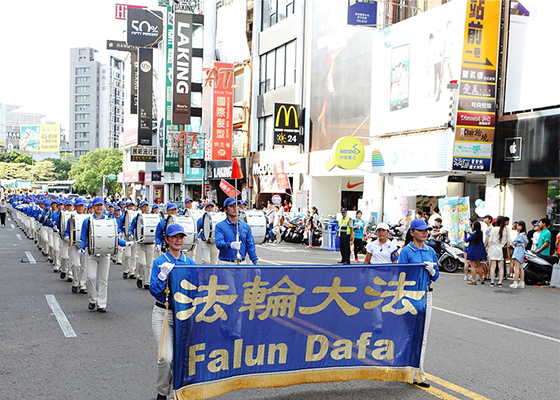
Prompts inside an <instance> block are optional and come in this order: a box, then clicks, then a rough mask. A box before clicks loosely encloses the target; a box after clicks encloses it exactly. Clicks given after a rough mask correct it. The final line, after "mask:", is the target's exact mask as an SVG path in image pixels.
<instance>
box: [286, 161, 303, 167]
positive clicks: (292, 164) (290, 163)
mask: <svg viewBox="0 0 560 400" xmlns="http://www.w3.org/2000/svg"><path fill="white" fill-rule="evenodd" d="M300 162H301V161H296V162H289V163H288V164H289V165H290V167H293V166H294V165H297V164H299V163H300Z"/></svg>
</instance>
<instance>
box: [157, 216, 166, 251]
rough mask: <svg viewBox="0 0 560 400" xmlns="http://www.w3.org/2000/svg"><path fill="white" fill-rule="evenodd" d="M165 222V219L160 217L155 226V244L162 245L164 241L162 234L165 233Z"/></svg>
mask: <svg viewBox="0 0 560 400" xmlns="http://www.w3.org/2000/svg"><path fill="white" fill-rule="evenodd" d="M166 223H167V221H166V220H165V218H164V219H162V220H161V221H159V222H158V224H157V226H156V238H155V240H156V245H157V246H163V245H164V243H165V240H164V239H163V236H164V234H165V224H166Z"/></svg>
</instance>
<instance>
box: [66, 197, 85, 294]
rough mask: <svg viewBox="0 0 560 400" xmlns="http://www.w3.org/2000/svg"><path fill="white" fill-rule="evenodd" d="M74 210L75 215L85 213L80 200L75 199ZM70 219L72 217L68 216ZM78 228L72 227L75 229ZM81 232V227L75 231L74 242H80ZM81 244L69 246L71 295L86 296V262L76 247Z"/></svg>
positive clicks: (67, 237)
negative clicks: (77, 233) (79, 294)
mask: <svg viewBox="0 0 560 400" xmlns="http://www.w3.org/2000/svg"><path fill="white" fill-rule="evenodd" d="M74 208H75V209H76V211H75V212H76V214H77V215H84V214H85V213H86V206H85V203H84V201H83V200H82V199H80V198H78V199H76V201H75V203H74ZM70 218H72V216H70ZM70 225H71V224H70V219H68V222H67V223H66V230H65V231H64V240H65V241H67V242H68V243H69V242H70V235H72V234H73V233H72V232H70ZM76 228H78V227H73V229H76ZM81 230H82V227H81V226H80V227H79V228H78V229H76V231H78V232H79V236H78V235H76V240H81V236H82V235H81ZM80 245H81V243H74V244H73V245H70V246H69V255H70V268H71V270H72V293H78V290H79V291H80V293H82V294H87V289H86V281H87V260H86V255H85V253H84V254H80V253H79V252H78V247H80Z"/></svg>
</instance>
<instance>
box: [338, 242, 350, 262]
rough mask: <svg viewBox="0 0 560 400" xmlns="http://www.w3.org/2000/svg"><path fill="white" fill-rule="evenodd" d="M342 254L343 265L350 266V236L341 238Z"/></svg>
mask: <svg viewBox="0 0 560 400" xmlns="http://www.w3.org/2000/svg"><path fill="white" fill-rule="evenodd" d="M340 254H341V255H342V260H341V261H342V263H343V264H344V263H348V264H350V235H345V236H340Z"/></svg>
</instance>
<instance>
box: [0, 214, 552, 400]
mask: <svg viewBox="0 0 560 400" xmlns="http://www.w3.org/2000/svg"><path fill="white" fill-rule="evenodd" d="M12 225H13V221H12V220H11V219H8V221H7V225H6V227H0V277H1V278H0V299H1V301H2V305H3V307H2V308H1V309H0V360H1V361H0V398H2V399H48V400H51V399H52V400H62V399H84V400H85V399H88V400H89V399H91V400H97V399H125V400H128V399H141V400H144V399H145V400H148V399H154V398H155V378H156V353H157V350H156V346H155V341H154V338H153V335H152V331H151V325H150V324H151V310H152V307H153V298H152V297H151V295H150V294H149V292H148V291H146V290H139V289H137V288H136V285H135V282H134V281H133V280H123V279H122V277H121V273H122V270H121V267H120V266H116V265H113V266H112V267H111V272H110V278H109V300H108V307H107V311H108V312H107V313H106V314H100V313H97V312H93V313H90V312H88V310H87V304H88V301H87V295H81V294H72V293H71V290H70V286H71V285H70V283H67V282H65V281H62V280H61V279H60V278H59V277H58V274H54V273H53V272H52V267H51V265H50V264H49V263H48V262H46V260H45V259H44V258H43V256H42V255H41V253H40V252H39V251H38V250H37V248H36V246H35V245H34V243H33V241H31V240H29V239H27V238H26V237H25V235H24V234H23V232H21V231H20V230H19V229H18V228H17V227H15V226H14V227H12ZM18 235H19V236H18ZM26 252H28V255H29V256H31V257H32V258H31V257H28V256H27V255H26ZM257 252H258V254H259V258H260V260H261V262H262V263H263V264H304V265H305V264H335V263H336V261H337V260H339V259H340V258H339V257H340V255H339V254H337V253H333V252H328V251H325V250H321V249H305V248H304V247H303V246H300V245H288V244H280V245H270V244H267V245H259V246H258V248H257ZM30 259H34V260H35V263H30V262H29V260H30ZM361 259H363V257H361ZM22 260H23V262H22ZM48 295H53V296H54V299H55V300H56V302H57V303H58V304H59V305H60V308H61V311H62V312H63V313H64V315H65V316H66V318H67V319H68V322H69V326H70V328H71V329H72V330H73V331H74V333H75V337H66V336H65V333H64V332H63V330H62V329H61V326H60V325H59V323H58V322H57V319H56V318H55V315H54V313H53V311H52V309H51V307H50V306H49V303H48V302H47V298H48V299H50V300H51V301H52V299H53V297H51V296H48ZM433 299H434V311H433V315H432V322H431V327H430V333H429V340H428V349H427V354H426V361H425V369H426V371H427V372H428V373H429V374H430V375H429V378H430V380H431V383H432V387H431V388H430V389H427V390H425V389H421V388H419V387H416V386H413V385H409V384H404V383H395V382H391V383H387V382H375V381H353V382H342V383H325V384H308V385H298V386H291V387H286V388H276V389H252V390H242V391H237V392H232V393H229V394H226V395H223V396H220V397H217V399H220V400H241V399H243V400H248V399H267V400H288V399H295V398H297V399H309V400H335V399H336V400H338V399H341V400H342V399H433V398H443V399H457V398H459V399H476V400H483V399H485V398H487V399H543V400H544V399H554V398H559V396H560V377H559V374H558V371H560V312H559V310H560V307H559V306H560V291H558V290H555V289H546V288H538V287H527V288H526V289H521V290H513V289H509V283H508V284H506V285H504V288H501V289H498V288H495V289H493V288H491V287H489V286H488V285H485V286H481V285H477V287H474V286H469V285H466V283H465V282H464V281H463V275H462V273H456V274H441V276H440V279H439V280H438V281H437V282H436V284H435V285H434V296H433ZM67 334H68V331H67Z"/></svg>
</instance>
